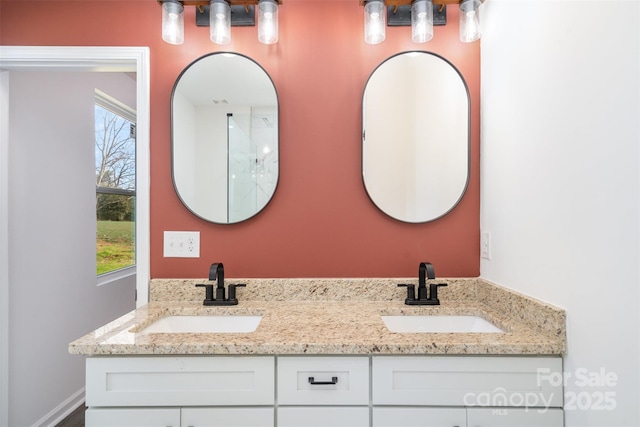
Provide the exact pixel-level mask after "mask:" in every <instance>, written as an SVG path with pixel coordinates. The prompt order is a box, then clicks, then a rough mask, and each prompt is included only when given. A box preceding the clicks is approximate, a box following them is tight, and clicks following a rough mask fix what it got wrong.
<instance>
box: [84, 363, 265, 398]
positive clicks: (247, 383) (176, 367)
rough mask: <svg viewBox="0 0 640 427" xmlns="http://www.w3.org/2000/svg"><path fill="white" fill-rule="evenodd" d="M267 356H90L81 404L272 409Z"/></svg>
mask: <svg viewBox="0 0 640 427" xmlns="http://www.w3.org/2000/svg"><path fill="white" fill-rule="evenodd" d="M274 366H275V362H274V358H273V357H90V358H88V359H87V390H86V403H87V406H98V407H99V406H221V405H227V406H229V405H238V404H241V405H273V404H274V400H275V399H274V375H275V373H274V369H275V368H274Z"/></svg>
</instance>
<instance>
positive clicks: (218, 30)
mask: <svg viewBox="0 0 640 427" xmlns="http://www.w3.org/2000/svg"><path fill="white" fill-rule="evenodd" d="M210 8H211V10H210V14H209V37H210V38H211V41H212V42H214V43H216V44H229V43H231V6H229V3H227V2H226V1H220V0H212V1H211V3H210Z"/></svg>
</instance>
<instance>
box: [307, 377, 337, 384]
mask: <svg viewBox="0 0 640 427" xmlns="http://www.w3.org/2000/svg"><path fill="white" fill-rule="evenodd" d="M309 384H311V385H336V384H338V377H331V381H316V380H315V378H314V377H309Z"/></svg>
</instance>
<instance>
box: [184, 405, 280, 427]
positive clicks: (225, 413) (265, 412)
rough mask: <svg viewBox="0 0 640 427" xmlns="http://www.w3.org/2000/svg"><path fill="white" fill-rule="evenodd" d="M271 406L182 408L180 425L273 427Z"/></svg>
mask: <svg viewBox="0 0 640 427" xmlns="http://www.w3.org/2000/svg"><path fill="white" fill-rule="evenodd" d="M273 422H274V421H273V408H183V409H182V427H273Z"/></svg>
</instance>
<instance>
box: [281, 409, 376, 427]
mask: <svg viewBox="0 0 640 427" xmlns="http://www.w3.org/2000/svg"><path fill="white" fill-rule="evenodd" d="M278 427H369V408H368V407H361V408H345V407H343V406H323V407H321V408H318V407H305V406H296V407H290V408H279V409H278Z"/></svg>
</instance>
